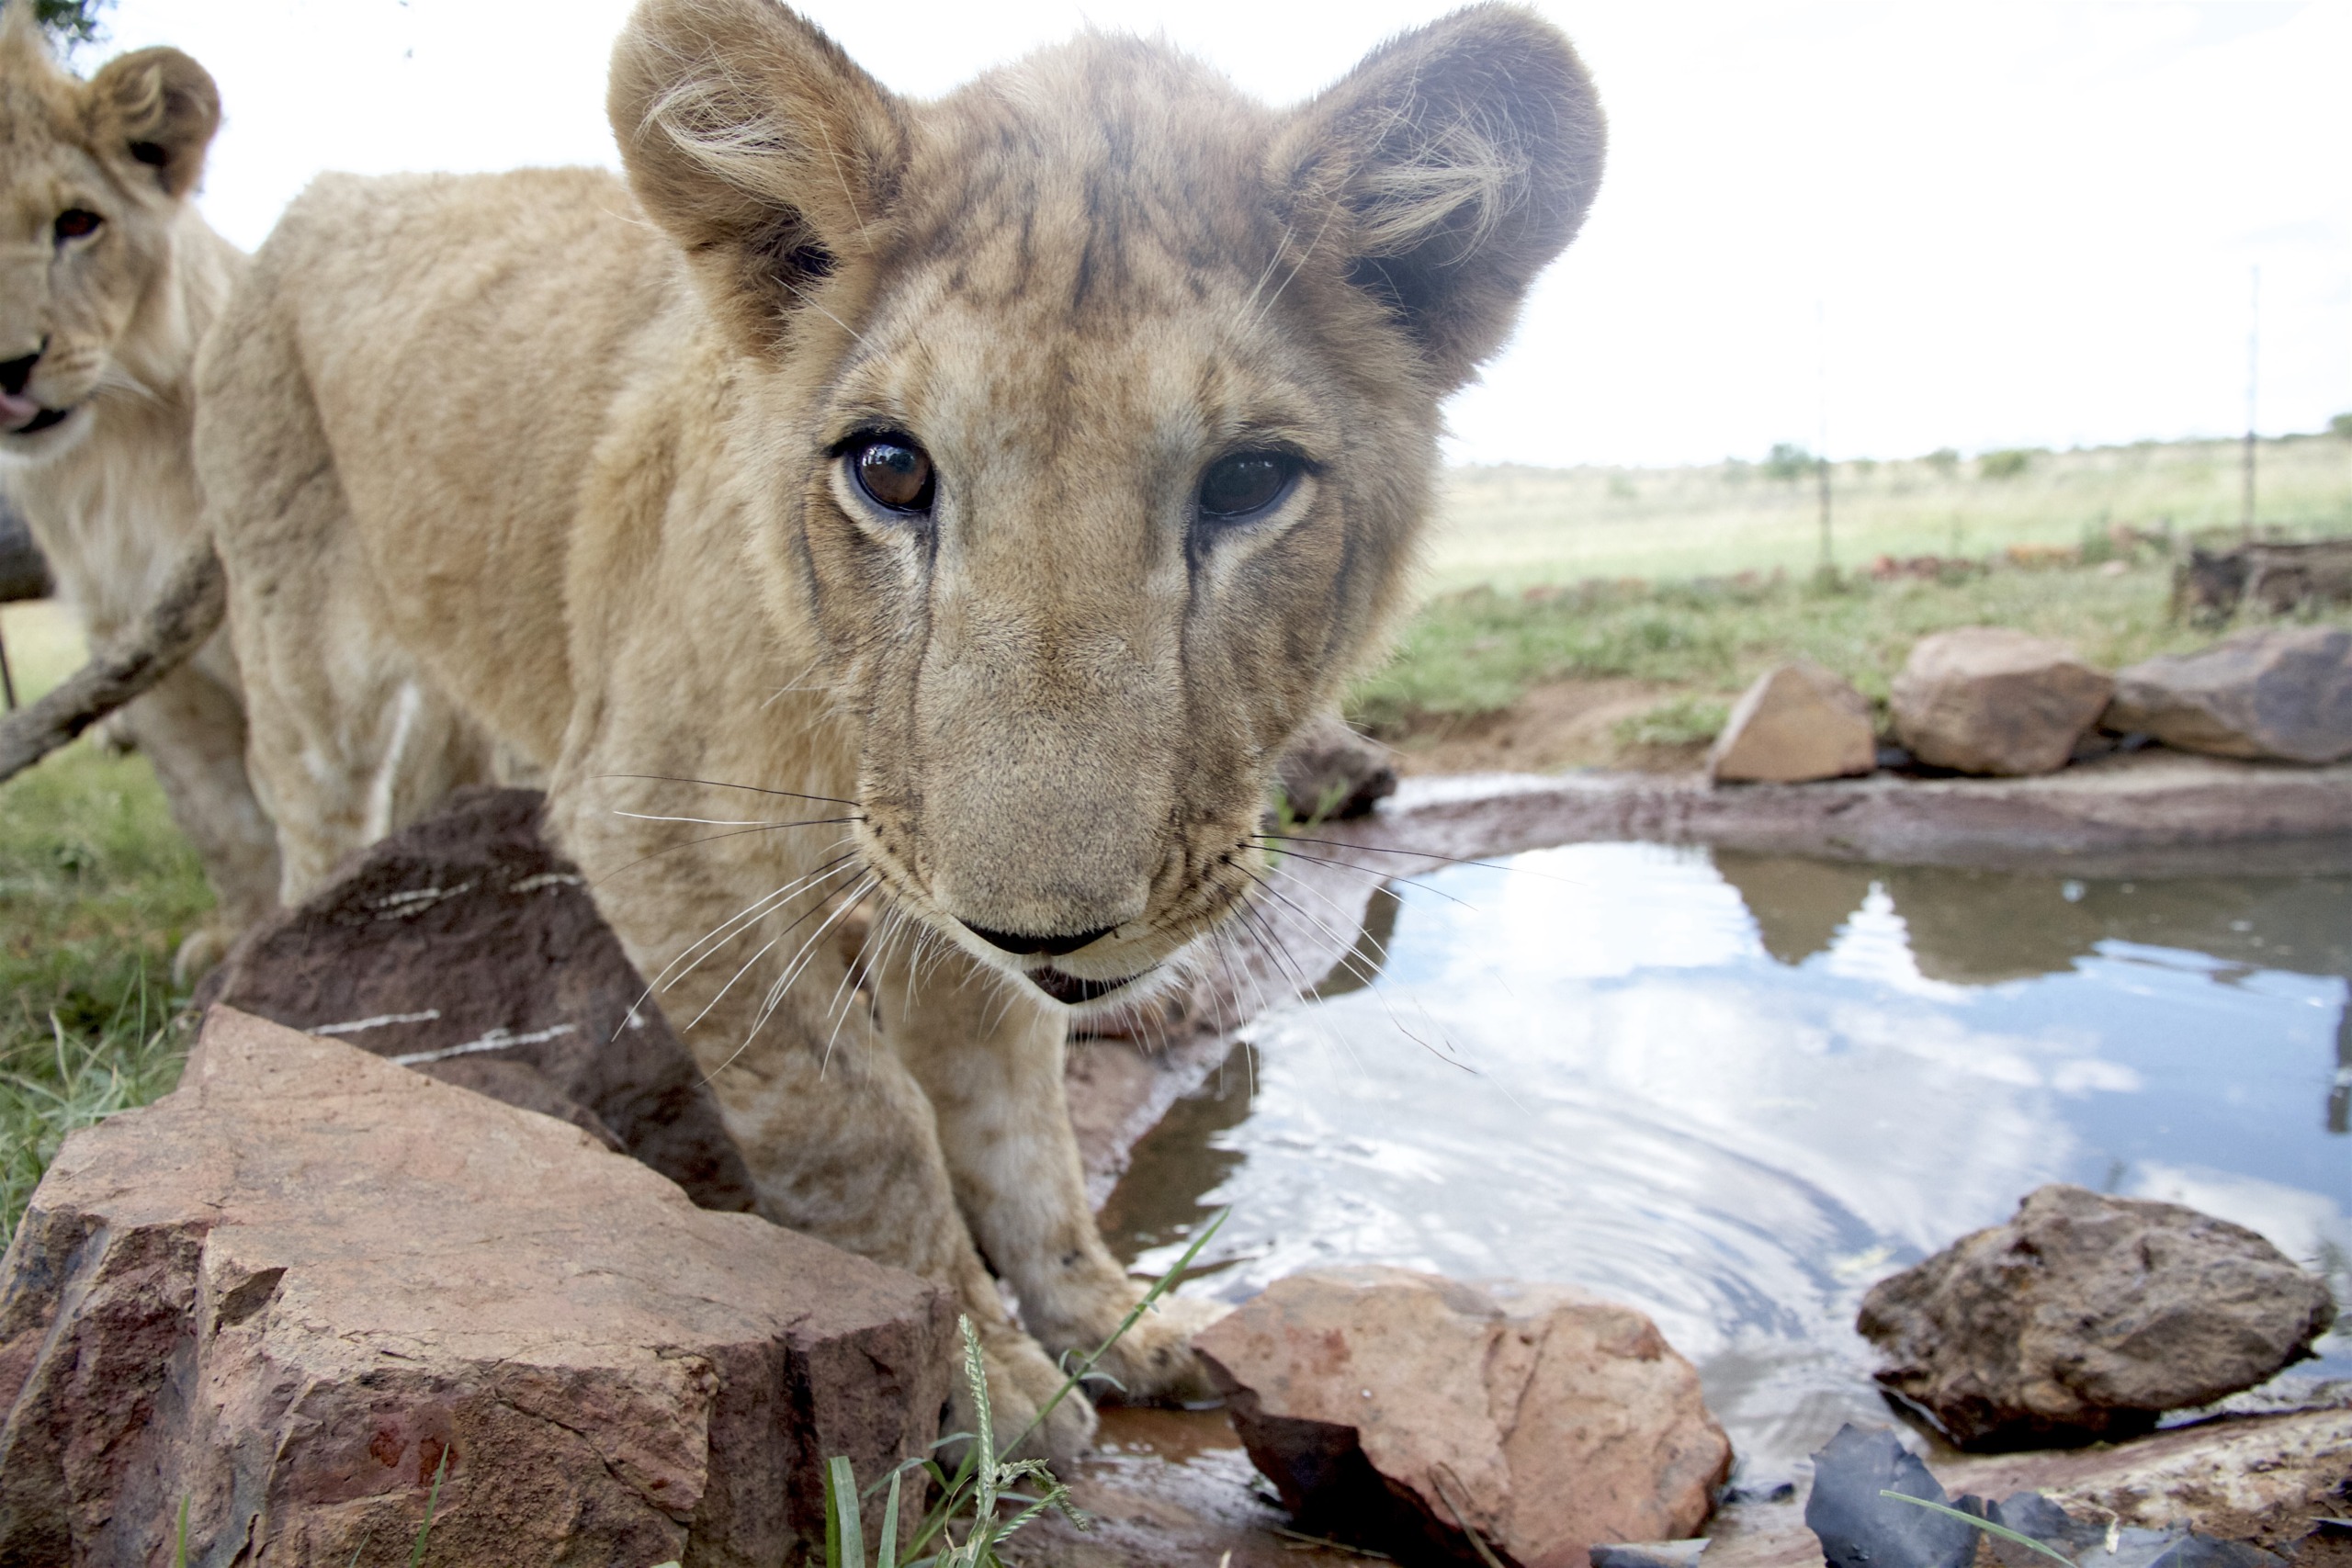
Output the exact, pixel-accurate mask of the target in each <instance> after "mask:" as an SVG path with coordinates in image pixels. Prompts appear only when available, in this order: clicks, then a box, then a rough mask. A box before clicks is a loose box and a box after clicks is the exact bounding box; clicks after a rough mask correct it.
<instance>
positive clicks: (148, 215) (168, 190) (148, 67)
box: [0, 0, 220, 462]
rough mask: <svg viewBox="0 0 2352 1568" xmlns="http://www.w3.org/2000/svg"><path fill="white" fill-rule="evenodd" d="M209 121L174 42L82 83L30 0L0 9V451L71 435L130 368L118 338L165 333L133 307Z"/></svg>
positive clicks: (33, 448)
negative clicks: (61, 58)
mask: <svg viewBox="0 0 2352 1568" xmlns="http://www.w3.org/2000/svg"><path fill="white" fill-rule="evenodd" d="M219 123H220V96H219V95H218V93H217V92H216V91H215V90H214V88H213V85H212V78H211V77H210V76H209V75H207V74H205V71H204V67H202V66H200V65H198V63H197V62H195V61H193V60H190V59H189V58H188V57H187V55H185V54H182V53H181V52H180V51H177V50H175V49H142V50H140V51H136V52H135V53H131V54H126V55H123V56H121V57H119V58H118V59H115V60H112V61H109V62H107V64H106V65H105V67H104V68H102V69H101V70H100V71H99V72H98V73H97V74H96V76H95V77H93V78H92V79H91V80H90V81H88V82H86V83H85V82H81V81H77V80H76V79H74V77H73V76H71V75H69V74H67V73H65V72H64V71H62V70H61V69H60V68H59V67H58V65H57V62H55V61H54V60H52V59H51V56H50V52H49V48H48V45H47V44H46V43H45V42H44V41H43V39H42V38H41V36H40V27H39V26H38V25H37V24H36V23H35V21H34V19H33V7H32V5H31V3H30V0H7V3H6V8H5V11H0V461H5V460H7V459H11V458H13V459H15V460H17V461H20V462H22V461H35V462H37V461H40V460H41V459H43V458H46V457H52V456H54V455H55V454H56V453H58V452H60V451H62V450H63V449H64V448H65V447H67V446H71V445H72V444H74V442H76V441H78V440H79V439H81V436H82V435H83V434H84V433H85V431H86V430H87V428H88V425H89V417H88V413H87V409H88V405H89V403H90V400H91V399H92V398H93V397H94V396H96V393H97V392H98V390H99V389H100V388H101V387H103V386H105V385H107V383H108V381H109V380H110V379H120V380H128V381H130V382H131V383H133V384H136V383H137V382H138V380H139V379H140V378H141V370H142V368H143V367H141V365H140V364H139V363H138V362H137V361H138V357H139V355H138V353H137V351H136V348H135V346H134V347H132V348H131V349H130V352H128V353H126V341H125V340H126V338H131V337H136V336H137V335H139V331H140V328H141V326H147V327H149V328H151V329H153V331H154V334H155V335H168V333H167V332H166V331H164V327H163V324H162V323H153V322H145V321H142V320H141V318H142V315H143V314H147V313H152V312H154V311H159V310H163V309H164V306H163V304H162V302H161V300H160V299H159V295H160V292H161V291H160V289H159V288H158V285H159V284H160V282H161V281H162V280H163V279H164V278H165V277H166V276H168V275H169V272H170V269H171V265H172V231H173V227H174V225H175V222H176V221H177V220H178V218H179V216H180V210H181V203H182V200H183V198H185V197H187V193H188V192H189V191H190V190H191V189H192V188H194V186H195V185H196V180H197V175H198V173H199V172H200V171H201V170H202V167H203V164H204V149H205V147H206V145H207V144H208V143H209V142H210V141H211V140H212V132H213V129H214V128H215V127H216V126H217V125H218V124H219ZM187 346H192V345H187Z"/></svg>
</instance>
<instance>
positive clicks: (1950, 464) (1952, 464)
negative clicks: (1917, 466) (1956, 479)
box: [1920, 446, 1960, 479]
mask: <svg viewBox="0 0 2352 1568" xmlns="http://www.w3.org/2000/svg"><path fill="white" fill-rule="evenodd" d="M1920 461H1921V462H1924V463H1926V464H1927V465H1928V467H1929V468H1933V469H1935V470H1936V472H1938V473H1939V474H1941V475H1943V476H1944V478H1946V479H1950V478H1951V476H1952V475H1954V474H1956V473H1958V472H1959V471H1960V450H1959V448H1957V447H1953V446H1939V447H1937V448H1936V449H1935V450H1934V451H1932V452H1930V453H1928V455H1927V456H1926V457H1923V458H1921V459H1920Z"/></svg>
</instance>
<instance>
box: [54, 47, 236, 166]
mask: <svg viewBox="0 0 2352 1568" xmlns="http://www.w3.org/2000/svg"><path fill="white" fill-rule="evenodd" d="M85 103H86V104H87V107H86V109H85V116H86V118H87V120H88V130H89V133H90V139H91V141H93V142H95V143H96V146H97V147H98V149H99V150H100V152H105V153H107V154H109V155H113V156H118V157H121V158H126V159H129V160H131V161H132V162H135V163H138V164H143V165H145V166H146V167H147V168H150V169H153V171H154V177H155V179H157V180H158V181H160V182H161V183H162V185H163V187H164V194H166V195H168V196H172V197H183V196H186V195H187V193H188V192H189V191H191V190H194V189H195V188H196V181H197V176H198V175H201V174H202V173H203V172H204V150H205V149H206V148H207V147H209V146H210V145H211V144H212V133H213V132H214V131H215V130H219V129H220V89H219V88H218V87H215V86H214V85H212V76H211V73H209V72H208V71H206V70H205V69H204V67H203V66H201V65H198V63H197V62H195V61H193V60H190V59H189V58H188V57H187V55H185V54H182V53H181V52H180V51H178V50H176V49H141V50H134V51H132V52H130V53H129V54H124V55H118V56H116V57H115V58H114V59H112V60H109V61H107V62H106V64H105V65H103V66H101V67H99V70H98V73H97V74H96V76H93V77H91V78H90V89H89V96H88V97H87V98H86V100H85Z"/></svg>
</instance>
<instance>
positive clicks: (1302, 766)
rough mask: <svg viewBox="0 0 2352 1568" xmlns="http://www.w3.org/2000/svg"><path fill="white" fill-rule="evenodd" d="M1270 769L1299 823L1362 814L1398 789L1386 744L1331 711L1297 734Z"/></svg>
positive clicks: (1336, 819) (1292, 814) (1291, 814)
mask: <svg viewBox="0 0 2352 1568" xmlns="http://www.w3.org/2000/svg"><path fill="white" fill-rule="evenodd" d="M1274 773H1275V778H1276V779H1277V781H1278V782H1279V783H1280V784H1281V786H1282V793H1283V803H1284V804H1285V805H1286V806H1287V807H1289V811H1290V818H1291V820H1292V821H1294V822H1299V823H1307V822H1329V821H1338V820H1340V818H1349V817H1362V816H1363V815H1365V814H1366V813H1368V812H1370V811H1371V810H1372V808H1373V807H1374V806H1375V805H1376V804H1378V803H1379V802H1380V801H1381V800H1382V799H1383V798H1385V796H1388V795H1394V794H1396V793H1397V765H1396V762H1395V761H1394V760H1393V759H1392V758H1391V756H1390V755H1389V751H1388V748H1387V747H1385V746H1383V745H1382V744H1381V743H1380V742H1379V741H1377V740H1372V739H1366V738H1365V737H1363V736H1362V735H1359V734H1357V733H1356V732H1355V731H1354V730H1353V729H1351V728H1349V727H1348V725H1347V724H1346V723H1345V722H1344V721H1343V720H1340V719H1339V718H1335V717H1329V716H1326V717H1322V718H1318V719H1316V720H1315V721H1314V722H1313V723H1311V724H1309V725H1308V726H1307V727H1306V728H1305V729H1303V730H1301V731H1300V732H1299V733H1298V735H1297V736H1296V737H1295V739H1293V740H1292V741H1291V743H1290V749H1289V750H1286V751H1284V752H1283V758H1282V761H1280V762H1279V763H1277V764H1276V766H1275V770H1274Z"/></svg>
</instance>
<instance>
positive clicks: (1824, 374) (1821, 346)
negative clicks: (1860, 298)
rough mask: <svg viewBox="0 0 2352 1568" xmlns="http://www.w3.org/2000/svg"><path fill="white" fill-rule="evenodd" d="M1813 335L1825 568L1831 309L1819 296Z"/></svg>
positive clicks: (1827, 562) (1825, 565)
mask: <svg viewBox="0 0 2352 1568" xmlns="http://www.w3.org/2000/svg"><path fill="white" fill-rule="evenodd" d="M1813 335H1814V341H1815V345H1816V347H1817V348H1818V350H1819V355H1820V371H1821V374H1820V389H1819V390H1820V409H1819V415H1820V417H1819V421H1818V423H1817V425H1816V427H1815V438H1816V439H1817V440H1818V441H1819V443H1820V446H1819V448H1818V449H1817V450H1816V451H1815V454H1814V465H1815V472H1816V473H1818V475H1819V476H1820V479H1821V565H1822V570H1825V571H1826V570H1829V569H1830V567H1831V566H1832V565H1833V564H1834V561H1835V558H1834V557H1833V556H1832V555H1831V553H1830V547H1829V310H1828V306H1827V305H1826V303H1825V302H1824V301H1822V300H1819V299H1815V301H1814V302H1813Z"/></svg>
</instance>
